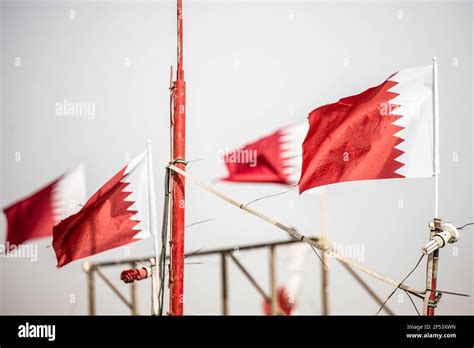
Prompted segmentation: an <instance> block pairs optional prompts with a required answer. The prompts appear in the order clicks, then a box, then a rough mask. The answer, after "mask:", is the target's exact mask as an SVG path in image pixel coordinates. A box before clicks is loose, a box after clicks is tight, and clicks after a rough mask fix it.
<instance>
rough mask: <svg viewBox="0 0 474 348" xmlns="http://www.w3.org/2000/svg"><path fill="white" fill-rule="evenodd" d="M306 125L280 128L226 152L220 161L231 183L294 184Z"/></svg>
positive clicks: (299, 124) (297, 174) (300, 159)
mask: <svg viewBox="0 0 474 348" xmlns="http://www.w3.org/2000/svg"><path fill="white" fill-rule="evenodd" d="M307 131H308V125H307V123H306V122H303V123H298V124H293V125H290V126H286V127H282V128H280V129H278V130H276V131H275V132H273V133H271V134H269V135H267V136H264V137H262V138H260V139H258V140H256V141H254V142H252V143H249V144H247V145H245V146H244V147H242V148H240V149H235V150H226V151H225V153H224V154H223V156H222V157H223V161H224V163H225V165H226V167H227V171H228V175H227V177H225V178H224V179H223V180H224V181H232V182H252V183H278V184H283V185H295V184H296V183H297V181H298V178H299V177H300V173H301V162H302V148H301V146H302V144H303V140H304V137H305V135H306V133H307Z"/></svg>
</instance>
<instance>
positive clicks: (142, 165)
mask: <svg viewBox="0 0 474 348" xmlns="http://www.w3.org/2000/svg"><path fill="white" fill-rule="evenodd" d="M149 153H150V150H149V151H145V152H143V153H142V154H140V155H139V156H137V157H135V158H134V159H133V160H131V161H130V163H128V164H127V165H126V166H125V167H123V168H122V169H121V170H120V171H119V172H118V173H117V174H115V175H114V176H113V177H112V178H111V179H110V180H109V181H108V182H107V183H105V184H104V185H103V186H102V187H101V188H100V189H99V190H98V191H97V192H96V193H95V194H94V195H93V196H92V197H91V198H89V200H88V201H87V203H86V204H85V205H84V207H82V209H81V210H80V211H79V212H77V213H76V214H74V215H71V216H70V217H68V218H67V219H65V220H63V221H61V222H60V223H59V224H58V225H56V226H55V227H54V238H53V248H54V251H55V253H56V258H57V260H58V267H62V266H64V265H66V264H68V263H70V262H72V261H74V260H77V259H81V258H84V257H86V256H90V255H94V254H97V253H100V252H103V251H106V250H109V249H113V248H116V247H119V246H123V245H126V244H129V243H132V242H135V241H138V240H141V239H145V238H148V237H150V236H151V233H156V232H154V231H156V219H155V216H154V211H155V208H154V203H153V201H154V197H153V190H154V188H153V182H152V175H150V173H151V159H150V155H149Z"/></svg>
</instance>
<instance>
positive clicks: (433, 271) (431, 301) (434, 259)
mask: <svg viewBox="0 0 474 348" xmlns="http://www.w3.org/2000/svg"><path fill="white" fill-rule="evenodd" d="M439 165H440V163H439V101H438V58H436V57H433V167H434V168H433V172H434V178H435V214H434V220H433V222H432V223H430V240H431V239H433V236H434V234H435V232H436V229H437V228H441V219H439V169H440V168H439ZM438 258H439V249H437V250H435V251H434V252H432V253H431V254H429V255H428V261H427V265H426V288H427V289H432V290H433V291H426V294H425V299H424V301H423V313H424V314H425V315H428V316H433V315H434V311H435V307H436V304H435V301H436V295H437V294H436V280H437V277H438Z"/></svg>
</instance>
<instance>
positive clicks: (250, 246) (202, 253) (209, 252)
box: [91, 237, 319, 268]
mask: <svg viewBox="0 0 474 348" xmlns="http://www.w3.org/2000/svg"><path fill="white" fill-rule="evenodd" d="M310 239H311V240H313V241H315V242H317V241H318V240H319V238H318V237H310ZM295 243H303V242H302V241H300V240H296V239H285V240H281V241H278V242H270V243H256V244H247V245H242V246H239V251H248V250H253V249H261V248H266V247H270V246H280V245H288V244H295ZM233 251H234V248H218V249H209V250H202V251H197V252H195V251H194V252H188V253H186V254H185V255H184V256H185V258H191V257H198V256H209V255H214V254H221V253H226V254H230V253H232V252H233ZM150 257H153V256H149V257H144V258H139V259H123V260H112V261H104V262H97V263H93V264H91V265H92V266H98V267H101V268H104V267H111V266H119V265H124V264H128V263H130V262H148V261H149V260H150ZM168 258H169V256H168V257H167V259H168Z"/></svg>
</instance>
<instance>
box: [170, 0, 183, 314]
mask: <svg viewBox="0 0 474 348" xmlns="http://www.w3.org/2000/svg"><path fill="white" fill-rule="evenodd" d="M177 16H178V18H177V22H178V25H177V36H178V52H177V55H178V57H177V58H178V59H177V60H178V68H177V76H176V81H175V82H174V86H173V88H174V98H173V99H174V100H173V101H174V109H173V111H174V112H173V119H172V125H171V126H172V127H173V139H172V141H173V154H172V160H173V161H175V165H176V167H178V168H180V169H182V170H184V168H185V164H184V163H183V161H184V160H185V159H186V153H185V148H186V142H185V138H186V97H185V96H186V83H185V82H184V70H183V1H182V0H177ZM184 182H185V178H184V177H183V176H181V175H178V174H174V175H173V190H172V191H173V193H172V208H171V214H172V216H171V239H170V247H171V272H170V310H169V313H170V315H183V305H184V301H183V289H184V212H185V200H184V199H185V194H184V193H185V186H184Z"/></svg>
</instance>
